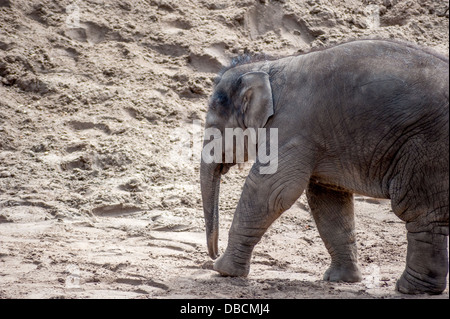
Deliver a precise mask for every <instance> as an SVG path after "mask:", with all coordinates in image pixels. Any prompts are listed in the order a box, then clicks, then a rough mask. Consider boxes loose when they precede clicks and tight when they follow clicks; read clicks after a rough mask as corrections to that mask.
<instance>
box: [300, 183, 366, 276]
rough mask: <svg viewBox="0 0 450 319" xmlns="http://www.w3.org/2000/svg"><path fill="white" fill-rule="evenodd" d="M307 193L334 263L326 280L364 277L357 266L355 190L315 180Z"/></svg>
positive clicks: (326, 274)
mask: <svg viewBox="0 0 450 319" xmlns="http://www.w3.org/2000/svg"><path fill="white" fill-rule="evenodd" d="M307 197H308V203H309V206H310V208H311V212H312V215H313V217H314V220H315V222H316V225H317V228H318V231H319V234H320V236H321V238H322V240H323V241H324V243H325V247H326V248H327V250H328V252H329V253H330V255H331V266H330V268H329V269H328V270H327V271H326V272H325V275H324V280H327V281H345V282H357V281H361V280H362V275H361V272H360V271H359V269H358V266H357V251H356V236H355V219H354V211H353V194H352V193H348V192H343V191H336V190H332V189H329V188H325V187H322V186H320V185H317V184H314V183H312V182H311V183H310V184H309V187H308V190H307Z"/></svg>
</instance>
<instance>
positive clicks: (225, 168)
mask: <svg viewBox="0 0 450 319" xmlns="http://www.w3.org/2000/svg"><path fill="white" fill-rule="evenodd" d="M231 166H233V165H232V164H220V166H219V172H220V175H225V174H226V173H228V171H229V170H230V168H231Z"/></svg>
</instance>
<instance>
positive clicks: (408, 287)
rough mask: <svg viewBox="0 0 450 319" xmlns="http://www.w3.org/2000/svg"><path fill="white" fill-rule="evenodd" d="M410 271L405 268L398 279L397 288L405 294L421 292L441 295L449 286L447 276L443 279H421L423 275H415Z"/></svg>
mask: <svg viewBox="0 0 450 319" xmlns="http://www.w3.org/2000/svg"><path fill="white" fill-rule="evenodd" d="M410 272H412V273H413V272H414V271H411V270H409V271H408V270H405V272H404V273H403V275H402V276H401V277H400V279H399V280H398V281H397V284H396V286H395V289H396V290H397V291H398V292H400V293H403V294H409V295H419V294H429V295H439V294H441V293H442V292H443V291H444V290H445V288H446V287H447V282H446V278H443V279H442V280H436V279H432V278H426V279H425V278H424V279H420V278H419V277H423V276H420V275H418V276H414V275H412V274H411V273H410Z"/></svg>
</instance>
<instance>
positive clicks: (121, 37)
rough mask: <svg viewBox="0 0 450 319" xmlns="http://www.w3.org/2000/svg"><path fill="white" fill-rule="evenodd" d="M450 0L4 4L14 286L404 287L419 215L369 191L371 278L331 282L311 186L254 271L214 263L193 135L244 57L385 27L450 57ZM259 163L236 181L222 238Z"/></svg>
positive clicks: (237, 290) (225, 290)
mask: <svg viewBox="0 0 450 319" xmlns="http://www.w3.org/2000/svg"><path fill="white" fill-rule="evenodd" d="M448 6H449V5H448V1H432V0H419V1H406V0H376V1H367V0H364V1H363V0H341V1H338V0H318V1H310V0H308V1H289V0H286V1H281V0H280V1H269V0H266V1H263V0H260V1H250V0H241V1H215V0H183V1H170V0H147V1H144V0H141V1H124V0H122V1H101V0H86V1H74V2H72V1H65V0H42V1H24V0H17V1H13V0H0V298H31V297H37V298H70V297H87V298H93V297H100V298H110V297H111V298H115V297H123V298H141V297H143V298H155V297H157V298H177V297H190V298H204V297H218V298H222V297H224V298H225V297H226V298H228V297H235V298H239V297H249V298H253V297H265V298H323V297H329V298H384V297H386V298H403V297H404V296H402V295H399V294H396V293H395V292H394V285H395V280H396V278H397V277H398V276H399V275H400V274H401V272H402V269H403V266H404V260H405V253H406V242H405V230H404V225H403V224H402V223H401V222H400V221H399V220H398V219H396V217H395V216H393V214H392V213H391V212H390V208H389V203H388V202H386V201H379V200H372V199H367V198H363V197H358V198H357V232H358V240H359V246H360V247H359V248H360V264H361V268H362V270H363V274H364V276H365V281H364V282H363V283H358V284H352V285H349V284H331V283H325V282H322V281H321V280H320V279H321V277H322V274H323V272H324V271H325V270H326V268H327V265H328V263H329V257H328V255H327V253H326V251H325V249H324V247H323V244H322V242H321V240H320V238H319V236H318V233H317V230H316V229H315V226H314V223H313V221H312V219H311V217H310V215H309V213H308V207H307V205H306V201H305V200H304V198H301V199H300V200H299V202H298V204H296V205H295V207H293V208H292V209H291V210H290V211H289V212H287V213H286V214H285V215H284V216H282V218H281V219H280V220H279V221H277V223H276V224H275V225H274V226H273V227H272V228H271V229H270V230H269V232H268V234H267V235H266V236H265V237H264V238H263V241H262V242H261V243H260V244H259V245H258V247H257V249H256V250H255V257H254V261H253V265H252V272H251V274H250V277H249V278H248V279H230V278H221V277H218V276H216V275H215V274H214V273H213V272H212V271H211V270H210V268H211V263H210V262H209V260H208V257H207V254H206V248H205V238H204V234H203V219H202V207H201V200H200V190H199V176H198V165H197V163H198V161H197V160H198V158H197V155H198V154H199V151H198V149H195V151H194V152H193V153H192V152H191V146H198V135H199V132H201V123H202V122H203V120H204V116H205V112H206V105H207V98H208V95H209V94H210V93H211V90H212V84H213V81H214V77H215V73H216V72H218V71H219V70H220V69H221V68H222V67H223V66H225V65H226V64H227V63H228V62H229V59H230V58H231V57H232V56H235V55H237V54H243V53H257V52H265V53H268V54H271V55H277V56H278V55H283V54H295V53H296V52H304V51H306V50H308V49H310V48H314V47H320V46H323V45H330V44H333V43H337V42H339V41H342V40H345V39H353V38H364V37H373V36H376V37H384V38H396V39H404V40H408V41H412V42H416V43H419V44H422V45H425V46H428V47H431V48H434V49H436V50H437V51H439V52H441V53H444V54H447V55H448V47H449V43H448V36H449V34H448V26H449V24H448ZM194 121H195V122H194ZM193 123H194V124H193ZM245 171H246V169H244V170H242V171H239V170H237V169H236V170H233V171H232V172H230V173H229V175H227V176H226V177H225V178H224V181H223V185H222V191H221V218H222V219H221V230H222V234H221V243H220V245H221V247H222V249H223V248H224V247H225V245H226V239H227V238H226V233H227V229H228V227H229V225H230V223H231V219H232V214H233V211H234V208H235V206H236V202H237V200H238V198H239V194H240V190H241V186H242V183H243V180H244V178H245ZM421 297H422V298H423V297H427V296H421ZM427 298H429V297H427ZM438 298H439V297H438ZM440 298H448V290H447V291H446V292H445V294H444V295H443V296H440Z"/></svg>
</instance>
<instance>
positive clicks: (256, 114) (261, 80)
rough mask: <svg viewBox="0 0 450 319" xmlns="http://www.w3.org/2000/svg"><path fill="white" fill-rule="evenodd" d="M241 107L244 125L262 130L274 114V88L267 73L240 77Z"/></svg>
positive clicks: (253, 73) (250, 73)
mask: <svg viewBox="0 0 450 319" xmlns="http://www.w3.org/2000/svg"><path fill="white" fill-rule="evenodd" d="M239 89H240V93H239V95H238V96H239V99H240V105H241V112H242V114H243V116H244V125H245V126H246V127H247V128H249V127H251V128H254V129H257V128H262V127H264V126H265V125H266V124H267V121H268V120H269V118H270V117H271V116H272V115H273V114H274V110H273V98H272V87H271V85H270V79H269V75H268V74H267V73H265V72H249V73H246V74H244V75H242V76H241V77H240V88H239Z"/></svg>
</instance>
